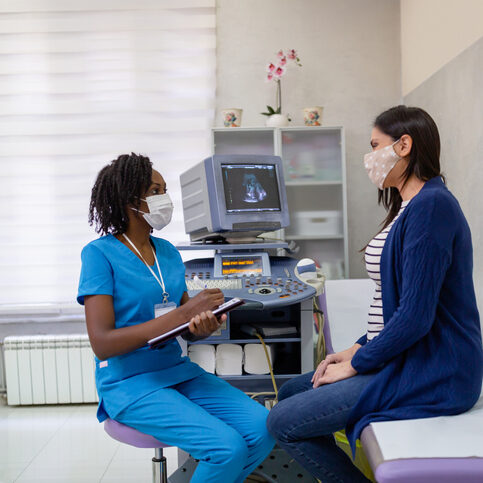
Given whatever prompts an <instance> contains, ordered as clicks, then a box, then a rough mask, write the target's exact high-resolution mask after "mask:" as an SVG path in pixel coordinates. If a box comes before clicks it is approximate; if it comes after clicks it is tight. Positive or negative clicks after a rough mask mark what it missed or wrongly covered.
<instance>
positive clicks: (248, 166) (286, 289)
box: [169, 155, 324, 483]
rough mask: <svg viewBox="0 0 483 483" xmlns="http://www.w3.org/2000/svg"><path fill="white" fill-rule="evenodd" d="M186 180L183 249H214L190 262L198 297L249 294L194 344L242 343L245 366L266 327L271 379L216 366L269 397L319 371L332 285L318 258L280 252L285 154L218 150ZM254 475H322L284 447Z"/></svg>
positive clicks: (185, 474)
mask: <svg viewBox="0 0 483 483" xmlns="http://www.w3.org/2000/svg"><path fill="white" fill-rule="evenodd" d="M180 181H181V194H182V203H183V213H184V223H185V231H186V233H187V234H188V235H189V237H190V242H189V243H186V244H179V245H178V246H177V248H178V249H179V250H196V251H199V250H209V251H210V255H211V253H214V254H213V256H210V257H205V258H197V259H193V260H188V261H185V267H186V272H185V279H186V285H187V288H188V293H189V295H190V297H193V296H195V295H196V294H197V293H199V291H201V290H203V289H204V288H220V289H221V290H222V291H223V293H224V295H225V299H226V300H230V299H233V298H240V299H243V300H244V302H245V304H244V305H242V306H241V307H239V308H237V309H235V310H233V311H231V312H229V313H228V318H227V321H226V323H225V324H224V325H223V326H222V327H221V329H220V330H219V331H217V332H215V333H214V334H212V335H211V336H210V337H209V338H207V339H203V340H202V341H199V342H193V343H190V348H191V350H193V349H194V348H193V345H196V344H204V349H207V352H210V351H209V350H208V349H210V347H208V345H209V344H212V347H214V346H215V345H216V346H217V347H221V345H222V344H224V345H225V346H224V347H225V348H227V346H226V344H227V343H231V344H237V345H239V346H244V347H245V366H244V367H245V368H246V367H247V364H248V360H247V357H248V355H247V351H246V347H247V346H250V345H251V347H250V348H251V349H254V347H253V343H255V344H258V346H259V347H261V346H260V344H259V338H260V337H262V335H263V338H264V342H266V344H267V347H268V348H269V349H270V351H271V359H272V363H273V367H272V375H273V378H272V377H271V376H270V375H268V374H261V373H258V374H253V373H252V374H250V373H247V371H245V370H243V373H238V375H220V373H219V372H218V369H217V371H216V372H217V374H218V375H219V377H223V378H224V379H225V380H227V381H228V382H229V383H230V384H232V385H234V386H236V387H238V388H239V389H241V390H243V391H245V392H247V393H249V394H256V395H259V396H260V395H261V396H262V397H261V399H262V401H263V399H264V396H265V395H267V394H273V392H272V391H273V390H274V388H275V385H276V386H278V387H279V386H280V385H281V384H282V383H283V382H285V381H287V380H288V379H291V378H292V377H294V376H296V375H298V374H302V373H305V372H308V371H311V370H313V368H314V342H313V324H314V318H313V313H314V298H315V297H317V296H318V295H320V294H321V293H322V291H323V285H324V277H323V275H322V273H321V272H320V269H319V268H317V267H316V264H315V262H314V261H313V260H311V259H307V258H306V259H302V260H297V259H295V258H292V257H289V256H281V255H282V254H283V253H285V251H287V250H288V244H287V243H286V242H284V241H282V240H280V236H277V235H276V232H277V231H278V230H282V229H283V228H286V227H287V226H289V222H290V221H289V212H288V206H287V196H286V192H285V182H284V177H283V165H282V160H281V159H280V158H279V157H278V156H260V155H213V156H211V157H209V158H207V159H205V160H204V161H201V162H200V163H198V164H196V165H195V166H193V167H192V168H191V169H189V170H188V171H186V172H184V173H183V174H181V176H180ZM267 232H275V234H274V235H273V236H274V237H276V238H278V239H267V238H265V237H266V236H267V235H266V234H267ZM262 233H263V234H265V235H264V236H265V237H264V238H261V237H260V235H261V234H262ZM320 329H322V328H321V327H320ZM257 334H258V335H257ZM257 337H258V338H257ZM232 347H233V346H232ZM259 347H255V348H259ZM195 349H199V350H201V349H202V348H201V347H198V348H196V347H195ZM211 353H213V348H211ZM264 357H265V356H263V358H264ZM267 358H268V355H267ZM272 397H273V396H272ZM263 402H265V403H266V402H267V401H266V400H265V401H263ZM194 467H195V463H194V462H193V460H192V459H191V458H189V459H188V460H187V461H186V462H185V464H184V465H183V466H181V467H180V468H179V469H178V471H176V473H175V474H173V475H172V477H171V478H170V480H169V481H170V482H173V483H184V482H186V481H187V478H189V475H190V474H192V472H193V471H194ZM255 473H256V474H258V475H259V476H263V477H264V478H265V479H264V481H270V482H272V481H273V482H275V481H282V482H283V481H286V482H288V481H290V482H291V481H302V482H304V481H307V482H314V481H316V480H315V479H314V478H313V477H311V476H310V475H309V474H308V473H307V472H306V471H305V470H304V469H303V468H302V467H301V466H300V465H298V463H297V462H295V461H294V460H293V459H291V458H290V457H289V456H288V455H287V454H286V453H285V452H283V451H281V450H280V449H277V448H276V449H274V450H273V451H272V453H271V454H270V456H269V457H268V458H267V459H266V460H265V461H264V462H263V465H261V466H260V467H259V468H258V469H257V470H256V472H255ZM255 473H254V474H255Z"/></svg>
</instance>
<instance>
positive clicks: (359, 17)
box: [215, 0, 401, 277]
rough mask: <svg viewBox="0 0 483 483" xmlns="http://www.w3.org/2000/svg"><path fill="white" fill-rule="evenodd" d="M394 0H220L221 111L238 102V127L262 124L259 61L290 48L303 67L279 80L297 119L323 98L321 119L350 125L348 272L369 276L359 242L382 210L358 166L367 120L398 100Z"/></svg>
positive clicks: (270, 98) (265, 98) (263, 86)
mask: <svg viewBox="0 0 483 483" xmlns="http://www.w3.org/2000/svg"><path fill="white" fill-rule="evenodd" d="M399 29H400V18H399V1H398V0H364V1H360V0H339V1H333V0H300V1H297V2H296V1H292V0H244V1H243V2H240V1H237V0H218V2H217V66H218V67H217V96H216V105H217V115H216V121H215V124H216V125H217V126H219V125H221V117H220V109H223V108H226V107H241V108H243V109H244V112H243V123H242V124H243V125H244V126H261V125H263V123H264V121H265V118H264V116H261V115H260V114H259V113H260V112H261V111H263V110H265V106H266V104H271V105H273V103H274V99H275V89H274V85H273V84H272V85H270V84H267V83H265V81H264V73H265V66H266V64H268V62H269V61H271V60H272V59H273V58H274V56H275V53H276V52H277V51H278V50H279V49H281V48H295V49H297V50H298V52H299V54H300V58H301V61H302V64H303V67H302V68H294V69H293V70H292V71H291V72H289V73H288V74H287V76H286V77H284V78H283V81H282V83H283V85H282V91H283V106H284V107H283V110H284V111H285V112H288V113H290V114H291V115H292V118H293V123H292V124H294V125H301V124H302V114H301V109H302V108H304V107H307V106H311V105H320V106H324V114H323V125H325V126H330V125H342V126H345V128H346V141H347V167H348V169H347V180H348V212H349V260H350V262H349V263H350V276H351V277H365V276H366V273H365V268H364V266H363V263H362V256H361V254H360V253H358V250H359V249H360V248H361V247H362V246H364V245H365V243H366V242H367V241H368V240H369V239H370V237H371V236H372V235H373V234H374V233H375V232H376V230H377V227H378V224H379V223H380V221H381V220H382V219H383V217H384V211H383V210H382V209H380V208H377V202H376V200H377V190H376V188H375V187H374V186H373V185H372V184H371V183H370V181H369V180H368V178H367V175H366V173H365V170H364V168H363V165H362V157H363V155H364V154H365V153H366V152H368V151H369V150H370V146H369V139H370V131H371V125H372V121H373V120H374V118H375V117H376V115H377V114H379V112H381V111H382V110H384V109H386V108H388V107H391V106H393V105H395V104H398V103H399V102H400V93H401V86H400V78H401V71H400V61H401V59H400V44H399Z"/></svg>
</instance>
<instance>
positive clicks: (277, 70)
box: [274, 66, 285, 77]
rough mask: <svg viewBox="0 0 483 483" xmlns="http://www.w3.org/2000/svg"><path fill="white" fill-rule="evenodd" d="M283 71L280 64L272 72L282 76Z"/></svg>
mask: <svg viewBox="0 0 483 483" xmlns="http://www.w3.org/2000/svg"><path fill="white" fill-rule="evenodd" d="M284 72H285V70H284V69H283V68H282V67H281V66H278V67H277V69H276V70H275V72H274V74H275V75H276V76H277V77H282V75H283V74H284Z"/></svg>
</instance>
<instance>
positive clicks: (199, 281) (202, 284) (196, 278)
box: [193, 275, 206, 290]
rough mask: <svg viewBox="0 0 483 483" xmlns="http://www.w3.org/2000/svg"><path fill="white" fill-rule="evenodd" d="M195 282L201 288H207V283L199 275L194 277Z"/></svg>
mask: <svg viewBox="0 0 483 483" xmlns="http://www.w3.org/2000/svg"><path fill="white" fill-rule="evenodd" d="M193 282H194V283H195V284H196V285H197V286H198V288H199V289H200V290H204V289H205V288H206V283H203V282H202V281H201V280H200V279H199V278H198V275H195V276H194V277H193Z"/></svg>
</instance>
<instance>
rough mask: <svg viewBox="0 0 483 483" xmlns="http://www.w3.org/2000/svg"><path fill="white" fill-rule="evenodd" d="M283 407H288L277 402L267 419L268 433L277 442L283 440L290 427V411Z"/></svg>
mask: <svg viewBox="0 0 483 483" xmlns="http://www.w3.org/2000/svg"><path fill="white" fill-rule="evenodd" d="M285 406H288V405H286V404H283V403H282V402H279V403H278V404H276V405H275V406H274V407H273V408H272V409H271V411H270V413H269V414H268V418H267V429H268V432H269V433H270V434H271V435H272V436H273V437H274V438H275V439H276V440H277V441H284V440H285V438H286V431H287V428H288V427H289V426H290V423H291V421H292V418H291V411H290V410H288V408H287V407H285Z"/></svg>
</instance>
